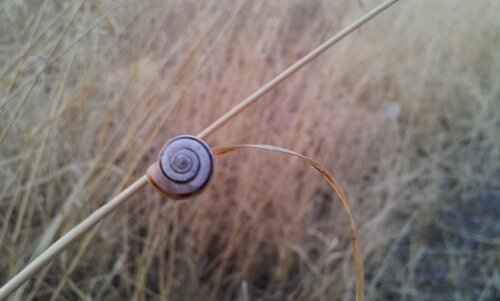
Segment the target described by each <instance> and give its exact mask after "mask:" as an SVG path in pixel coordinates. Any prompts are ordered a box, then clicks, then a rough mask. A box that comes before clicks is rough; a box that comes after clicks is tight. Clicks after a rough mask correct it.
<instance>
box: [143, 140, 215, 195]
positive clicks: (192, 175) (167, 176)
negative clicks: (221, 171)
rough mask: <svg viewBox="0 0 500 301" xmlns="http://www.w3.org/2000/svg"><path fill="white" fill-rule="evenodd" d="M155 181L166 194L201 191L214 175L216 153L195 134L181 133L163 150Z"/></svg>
mask: <svg viewBox="0 0 500 301" xmlns="http://www.w3.org/2000/svg"><path fill="white" fill-rule="evenodd" d="M158 164H159V169H160V171H161V173H162V176H163V179H162V178H161V177H159V175H158V173H157V172H156V174H155V176H154V177H153V180H154V182H155V183H154V185H155V187H156V188H157V189H159V190H160V191H161V192H162V193H164V194H165V195H167V196H169V197H171V198H174V199H184V198H189V197H192V196H194V195H196V194H198V193H200V192H201V191H202V190H203V188H205V187H206V185H207V184H208V182H209V181H210V178H211V176H212V172H213V168H214V156H213V154H212V151H211V150H210V147H209V146H208V145H207V144H206V143H205V142H204V141H203V140H201V139H198V138H196V137H194V136H189V135H182V136H178V137H175V138H173V139H171V140H170V141H168V142H167V143H166V144H165V146H164V147H163V148H162V150H161V152H160V157H159V159H158Z"/></svg>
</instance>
